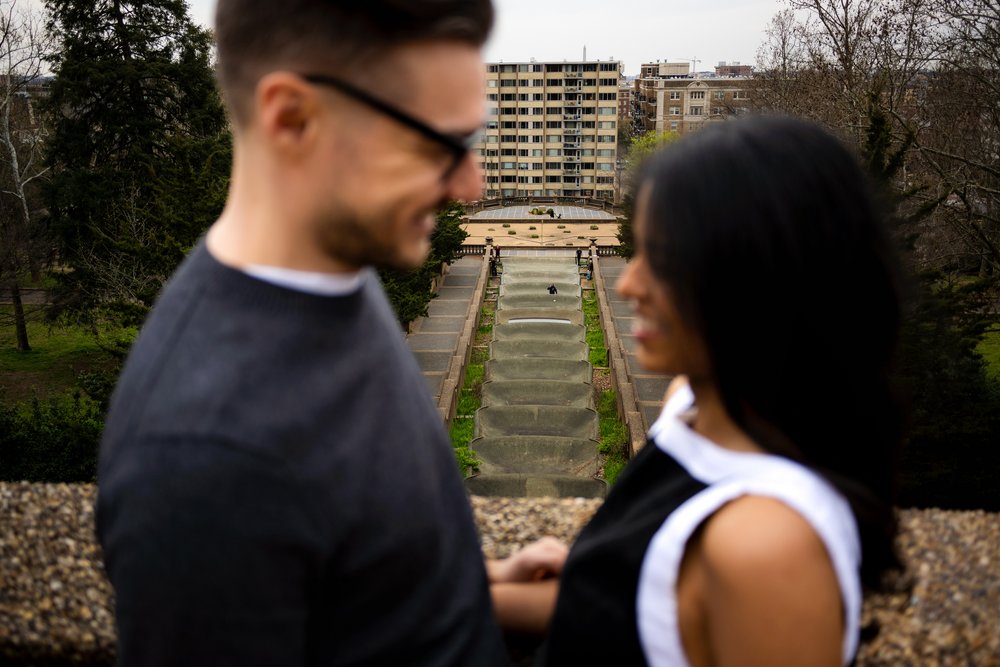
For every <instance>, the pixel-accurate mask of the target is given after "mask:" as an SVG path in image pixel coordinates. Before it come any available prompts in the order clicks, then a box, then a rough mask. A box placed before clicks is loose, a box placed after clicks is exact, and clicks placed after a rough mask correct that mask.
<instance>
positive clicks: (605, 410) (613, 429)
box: [597, 389, 628, 485]
mask: <svg viewBox="0 0 1000 667" xmlns="http://www.w3.org/2000/svg"><path fill="white" fill-rule="evenodd" d="M597 414H598V417H599V419H600V431H601V444H600V445H599V446H598V448H597V449H598V451H599V452H600V453H601V455H602V456H604V479H605V480H606V481H607V483H608V484H609V485H613V484H614V483H615V482H616V481H618V475H619V474H621V471H622V469H623V468H624V467H625V464H626V463H628V457H627V456H626V455H625V452H626V447H627V446H628V428H627V427H626V426H625V424H624V423H623V422H622V420H621V419H620V418H619V417H618V406H617V405H616V396H615V392H614V390H613V389H608V390H606V391H604V392H602V393H601V397H600V399H599V400H598V402H597Z"/></svg>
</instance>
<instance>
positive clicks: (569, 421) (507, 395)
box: [466, 254, 606, 498]
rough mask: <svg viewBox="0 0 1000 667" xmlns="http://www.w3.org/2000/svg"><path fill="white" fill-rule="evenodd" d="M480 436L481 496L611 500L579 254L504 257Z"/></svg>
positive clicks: (477, 481) (473, 482)
mask: <svg viewBox="0 0 1000 667" xmlns="http://www.w3.org/2000/svg"><path fill="white" fill-rule="evenodd" d="M502 260H503V277H502V278H501V283H500V292H499V296H498V300H497V312H496V320H495V324H494V327H493V341H492V343H491V344H490V359H489V361H488V362H487V364H486V378H485V379H486V381H485V382H484V383H483V393H482V405H483V407H482V408H480V410H479V412H478V414H477V415H476V436H477V437H476V439H475V440H473V441H472V443H471V444H470V447H471V448H472V450H473V451H474V452H475V453H476V455H477V457H478V458H479V459H480V461H481V465H480V472H479V474H478V475H475V476H474V477H471V478H470V479H468V480H467V481H466V484H467V487H468V489H469V491H470V492H471V493H473V494H475V495H482V496H508V497H524V496H532V497H537V496H561V497H591V498H593V497H603V496H604V494H605V492H606V485H605V484H604V482H603V481H601V480H598V479H595V474H596V472H597V465H598V458H597V446H598V442H597V438H598V437H599V435H598V416H597V412H596V411H595V410H594V397H593V389H592V387H591V383H590V382H591V367H590V363H589V361H588V347H587V341H586V336H585V330H584V326H583V306H582V301H581V293H580V274H579V267H578V266H577V265H576V261H575V256H572V255H571V256H569V257H554V256H551V255H550V256H547V257H530V256H523V255H520V254H518V255H517V256H504V257H502Z"/></svg>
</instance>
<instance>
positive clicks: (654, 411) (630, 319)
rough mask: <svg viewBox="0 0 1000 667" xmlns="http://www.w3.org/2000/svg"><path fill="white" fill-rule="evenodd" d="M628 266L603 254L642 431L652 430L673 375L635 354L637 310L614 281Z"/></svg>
mask: <svg viewBox="0 0 1000 667" xmlns="http://www.w3.org/2000/svg"><path fill="white" fill-rule="evenodd" d="M624 270H625V260H624V259H623V258H621V257H602V258H601V275H602V276H603V277H604V290H605V294H606V295H607V300H608V305H609V306H610V307H611V314H612V319H613V321H614V326H615V331H617V333H618V340H619V341H621V348H622V349H621V354H622V358H623V359H624V360H625V370H626V373H627V375H628V379H629V380H630V382H631V384H632V387H633V389H634V390H635V397H636V402H637V403H638V406H639V412H640V413H641V415H642V420H643V427H644V428H643V431H644V432H645V431H647V430H649V426H650V424H652V423H653V422H654V421H656V418H657V416H659V414H660V408H661V406H662V405H663V394H664V392H666V390H667V385H668V384H670V378H669V377H668V376H665V375H661V374H657V373H650V372H649V371H647V370H645V369H644V368H643V367H642V366H641V365H640V364H639V361H638V359H637V358H636V347H637V345H638V343H636V339H635V336H634V335H633V334H632V325H633V323H634V322H635V313H634V311H633V310H632V305H631V304H630V303H629V302H628V301H627V300H625V299H624V298H622V297H621V296H619V295H618V293H617V292H616V291H615V285H616V284H617V283H618V278H619V277H620V276H621V274H622V272H623V271H624Z"/></svg>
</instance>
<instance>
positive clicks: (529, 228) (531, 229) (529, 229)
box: [528, 225, 538, 232]
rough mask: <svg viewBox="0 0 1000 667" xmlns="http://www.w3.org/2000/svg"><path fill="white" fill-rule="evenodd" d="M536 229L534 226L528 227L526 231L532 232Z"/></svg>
mask: <svg viewBox="0 0 1000 667" xmlns="http://www.w3.org/2000/svg"><path fill="white" fill-rule="evenodd" d="M536 229H538V227H535V226H534V225H531V226H530V227H528V231H532V232H533V231H535V230H536Z"/></svg>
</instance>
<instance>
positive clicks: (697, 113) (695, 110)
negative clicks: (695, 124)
mask: <svg viewBox="0 0 1000 667" xmlns="http://www.w3.org/2000/svg"><path fill="white" fill-rule="evenodd" d="M702 109H703V107H691V109H690V110H688V113H689V114H691V115H692V116H700V115H701V112H702Z"/></svg>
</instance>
